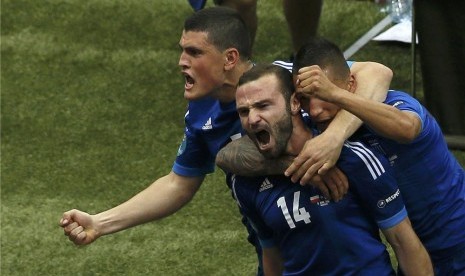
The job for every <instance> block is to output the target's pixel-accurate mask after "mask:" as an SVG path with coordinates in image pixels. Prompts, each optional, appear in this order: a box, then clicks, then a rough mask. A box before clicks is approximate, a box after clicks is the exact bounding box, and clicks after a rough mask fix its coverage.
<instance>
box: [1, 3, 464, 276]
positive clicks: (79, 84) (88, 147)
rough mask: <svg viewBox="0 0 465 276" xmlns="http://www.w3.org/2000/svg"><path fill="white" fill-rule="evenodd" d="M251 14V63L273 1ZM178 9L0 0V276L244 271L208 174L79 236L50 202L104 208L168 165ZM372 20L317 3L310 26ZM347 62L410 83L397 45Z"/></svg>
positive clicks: (266, 36) (278, 45) (264, 51)
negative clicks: (167, 205)
mask: <svg viewBox="0 0 465 276" xmlns="http://www.w3.org/2000/svg"><path fill="white" fill-rule="evenodd" d="M211 2H212V1H209V5H212V3H211ZM258 10H259V29H258V33H257V38H256V44H255V48H254V52H255V60H256V61H258V62H260V61H264V62H265V61H266V62H269V61H272V60H274V59H285V58H287V57H289V55H290V53H291V47H290V42H289V35H288V33H287V27H286V24H285V20H284V17H283V14H282V10H281V5H280V1H279V0H270V1H259V7H258ZM191 12H192V10H191V8H190V6H189V5H188V3H187V1H186V0H124V1H123V0H89V1H77V0H46V1H37V0H3V1H2V18H1V25H2V28H1V50H2V52H1V54H2V64H1V115H2V117H1V154H2V163H1V271H0V274H1V275H69V274H73V275H254V269H255V266H256V261H255V257H254V253H253V250H252V247H251V246H249V245H248V244H247V242H246V239H245V237H246V231H245V229H244V228H243V227H242V225H241V223H240V218H239V215H238V212H237V207H236V206H235V203H234V202H233V200H232V199H231V196H230V193H229V190H228V189H227V187H226V185H225V184H224V176H223V174H222V173H221V172H219V171H218V172H216V173H215V174H212V175H211V176H209V177H207V179H206V181H205V183H204V185H203V186H202V188H201V190H200V191H199V193H198V194H197V195H196V197H195V198H194V200H193V201H192V203H191V204H189V205H188V206H187V207H186V208H184V209H182V210H181V211H180V212H178V213H177V214H175V215H174V216H171V217H169V218H166V219H164V220H162V221H159V222H155V223H149V224H146V225H143V226H139V227H136V228H133V229H130V230H126V231H123V232H121V233H117V234H114V235H111V236H107V237H103V238H101V239H100V240H98V241H97V242H96V243H94V244H92V245H90V246H87V247H76V246H74V245H72V244H71V243H70V242H68V241H67V239H66V237H65V236H64V235H63V232H62V230H61V228H60V227H59V226H58V221H59V219H60V217H61V214H62V213H63V212H64V211H66V210H68V209H70V208H78V209H82V210H85V211H87V212H89V213H95V212H99V211H102V210H104V209H107V208H109V207H112V206H115V205H117V204H119V203H121V202H122V201H124V200H126V199H128V198H129V197H131V196H132V195H134V194H135V193H137V192H138V191H140V190H142V189H143V188H144V187H146V186H147V185H148V184H149V183H151V182H152V181H153V180H155V179H157V178H158V177H160V176H162V175H164V174H166V173H167V172H169V170H170V169H171V165H172V162H173V161H174V157H175V154H176V151H177V147H178V143H179V142H180V140H181V138H182V135H183V118H184V116H183V115H184V112H185V107H186V102H185V100H184V99H183V98H182V94H183V82H184V80H183V78H182V76H181V75H180V74H179V69H178V67H177V62H178V55H179V48H178V40H179V37H180V34H181V31H182V25H183V21H184V19H185V18H186V17H187V16H188V15H189V14H191ZM354 15H356V17H354ZM383 17H384V15H383V14H380V13H379V12H378V9H377V7H376V6H375V5H374V4H373V3H372V2H371V1H344V0H327V1H325V6H324V10H323V15H322V20H321V25H320V34H321V35H324V36H326V37H327V38H329V39H331V40H333V41H335V42H337V43H338V44H339V45H340V46H341V47H342V48H343V49H345V48H347V47H348V46H349V45H350V44H351V43H353V42H354V41H355V40H356V39H357V38H358V37H359V36H361V35H362V34H363V33H365V32H366V31H367V30H368V29H369V28H370V27H371V26H373V25H374V24H375V23H377V22H378V21H379V20H381V19H382V18H383ZM353 59H355V60H372V61H378V62H381V63H384V64H386V65H387V66H389V67H391V68H392V69H393V70H394V71H395V77H394V80H393V84H392V87H393V88H398V89H403V90H408V89H409V88H410V79H411V78H410V63H409V62H408V61H409V60H410V48H409V46H405V45H399V44H392V43H375V42H370V43H369V44H368V45H367V46H366V47H364V48H363V49H362V51H360V52H359V53H357V55H355V56H354V57H353ZM406 61H407V62H406ZM417 75H418V76H417V83H418V95H419V97H420V98H421V95H422V92H421V89H422V88H421V77H420V73H419V72H417ZM454 154H456V156H457V157H458V158H459V159H460V161H461V163H462V164H465V153H464V152H459V151H455V152H454Z"/></svg>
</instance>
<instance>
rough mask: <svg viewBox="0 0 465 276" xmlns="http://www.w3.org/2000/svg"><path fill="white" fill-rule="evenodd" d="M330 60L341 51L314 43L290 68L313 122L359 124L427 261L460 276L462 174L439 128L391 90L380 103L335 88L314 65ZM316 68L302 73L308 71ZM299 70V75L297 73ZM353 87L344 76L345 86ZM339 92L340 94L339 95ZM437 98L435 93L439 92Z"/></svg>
mask: <svg viewBox="0 0 465 276" xmlns="http://www.w3.org/2000/svg"><path fill="white" fill-rule="evenodd" d="M323 49H326V51H328V52H329V53H328V54H327V55H328V56H331V57H334V56H335V53H338V52H340V50H339V49H338V48H337V47H336V46H335V45H334V44H332V43H330V42H328V41H326V40H323V39H315V40H313V41H312V42H311V43H310V44H307V45H306V46H305V47H304V48H302V50H301V51H300V52H299V54H298V55H297V58H296V63H295V64H294V68H295V73H297V72H298V75H297V78H298V80H299V88H298V91H301V92H303V93H306V94H308V95H309V96H310V98H309V106H308V109H309V111H310V114H311V117H312V120H313V121H314V122H315V123H316V124H317V125H319V126H320V127H324V125H325V122H326V121H327V120H328V119H330V118H332V117H333V115H334V114H335V112H337V110H339V109H340V108H344V109H345V110H348V111H350V112H351V113H353V114H354V115H356V116H358V117H359V118H360V119H362V120H363V121H364V123H365V124H366V126H367V128H365V130H366V132H365V133H364V134H363V135H362V136H361V138H360V139H362V140H364V141H367V142H368V143H370V144H371V145H372V147H375V148H377V149H379V150H380V151H381V152H383V153H384V154H385V155H386V156H387V157H388V159H389V160H390V162H391V166H392V167H393V169H394V173H395V175H396V179H397V182H398V185H399V188H400V191H401V193H402V195H403V197H404V201H405V205H406V207H407V211H408V214H409V217H410V220H411V221H412V224H413V228H414V229H415V231H416V233H417V234H418V236H419V237H420V239H421V240H422V242H423V244H424V245H425V247H426V249H427V250H428V252H429V253H430V255H431V259H432V261H433V265H434V268H435V273H436V274H437V275H465V231H464V229H465V171H464V169H463V168H462V167H461V166H460V164H459V163H458V161H457V160H456V159H455V157H454V156H453V154H452V153H451V152H450V151H449V150H448V148H447V143H446V141H445V139H444V136H443V134H442V131H441V128H440V126H439V125H438V123H437V122H436V120H435V119H434V117H433V116H431V114H430V113H429V112H428V110H426V108H425V107H424V106H422V105H421V104H420V103H419V102H418V101H417V100H416V99H414V98H413V97H411V96H409V95H408V94H406V93H404V92H400V91H393V90H390V91H389V92H388V95H387V98H386V100H385V101H384V103H379V102H375V101H370V100H365V99H363V98H360V97H358V96H357V95H356V94H354V93H350V92H352V91H353V90H351V89H343V87H342V86H339V87H340V88H339V89H338V87H336V86H337V85H335V84H337V83H336V82H335V80H334V79H332V78H331V77H330V71H331V67H328V66H327V64H324V63H323V64H321V63H317V62H315V59H314V57H315V54H316V53H315V51H322V50H323ZM313 64H316V65H319V66H311V67H305V66H308V65H313ZM299 69H301V70H299ZM352 79H353V81H355V78H353V77H352V76H348V77H347V78H346V81H352ZM341 88H342V89H341ZM438 92H439V91H438Z"/></svg>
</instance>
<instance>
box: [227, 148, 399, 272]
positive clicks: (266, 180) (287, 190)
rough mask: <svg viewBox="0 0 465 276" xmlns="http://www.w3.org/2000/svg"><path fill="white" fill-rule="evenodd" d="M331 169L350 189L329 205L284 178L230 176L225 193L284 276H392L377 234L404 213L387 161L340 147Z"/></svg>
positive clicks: (362, 150) (315, 193) (364, 150)
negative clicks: (275, 253) (272, 250)
mask: <svg viewBox="0 0 465 276" xmlns="http://www.w3.org/2000/svg"><path fill="white" fill-rule="evenodd" d="M337 166H338V167H339V168H340V169H341V170H342V171H343V172H344V173H345V174H346V175H347V176H348V178H349V183H350V184H349V185H350V186H349V187H350V188H349V193H348V194H347V195H346V196H345V197H344V198H343V199H342V200H341V201H339V202H337V203H335V202H332V201H329V200H327V199H326V198H324V197H323V196H322V195H321V194H320V193H319V191H318V190H316V189H314V188H312V187H302V186H300V185H298V184H295V183H292V182H291V181H290V180H289V179H288V178H286V177H284V176H264V177H256V178H248V177H241V176H234V177H233V178H232V189H233V192H234V195H235V197H236V199H237V202H238V205H239V207H240V208H241V210H242V212H243V214H245V215H246V216H247V217H248V219H249V220H250V222H251V224H252V226H253V227H254V228H255V230H256V231H257V233H258V236H259V238H260V241H261V243H262V246H263V247H269V246H277V247H278V248H279V249H280V251H281V255H282V257H283V259H284V275H393V274H394V272H393V270H392V265H391V263H390V259H389V254H388V252H387V251H386V248H385V246H384V244H383V243H382V242H381V240H380V238H379V228H382V229H385V228H390V227H393V226H395V225H397V224H398V223H399V222H400V221H402V220H403V219H405V218H406V216H407V214H406V211H405V207H404V204H403V201H402V198H401V195H400V193H399V190H398V188H397V185H396V182H395V180H394V178H393V176H392V175H391V174H390V173H389V172H388V170H389V163H388V161H387V160H386V159H385V158H384V156H382V155H380V154H379V153H374V152H372V151H370V150H368V149H367V148H366V147H364V146H363V145H362V144H361V143H350V142H346V143H345V144H344V147H343V150H342V153H341V158H340V160H339V161H338V164H337Z"/></svg>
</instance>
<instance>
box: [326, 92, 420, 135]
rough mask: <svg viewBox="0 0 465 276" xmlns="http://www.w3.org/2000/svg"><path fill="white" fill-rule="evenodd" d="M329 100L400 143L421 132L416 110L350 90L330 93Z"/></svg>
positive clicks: (377, 131)
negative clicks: (367, 97)
mask: <svg viewBox="0 0 465 276" xmlns="http://www.w3.org/2000/svg"><path fill="white" fill-rule="evenodd" d="M327 101H329V102H333V103H334V104H337V105H338V106H340V107H341V108H343V109H345V110H347V111H349V112H351V113H353V114H354V115H355V116H357V117H359V118H360V119H361V120H362V121H363V122H364V123H365V124H367V125H368V126H369V127H370V128H372V129H373V130H374V131H375V132H376V133H378V134H379V135H381V136H384V137H386V138H389V139H392V140H395V141H397V142H399V143H409V142H411V141H413V140H414V139H415V138H416V137H417V136H418V135H419V134H420V131H421V125H422V124H421V120H420V117H419V116H418V115H417V114H416V113H414V112H410V111H401V110H399V109H397V108H395V107H393V106H391V105H388V104H384V103H380V102H377V101H373V100H369V99H366V98H364V97H361V96H359V95H357V94H352V93H350V92H348V91H343V92H341V93H334V95H332V94H330V96H329V97H328V99H327Z"/></svg>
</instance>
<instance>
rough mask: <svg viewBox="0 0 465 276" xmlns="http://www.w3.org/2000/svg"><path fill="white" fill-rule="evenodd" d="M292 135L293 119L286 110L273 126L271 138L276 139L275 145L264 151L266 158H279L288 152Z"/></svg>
mask: <svg viewBox="0 0 465 276" xmlns="http://www.w3.org/2000/svg"><path fill="white" fill-rule="evenodd" d="M291 135H292V120H291V116H290V115H289V113H288V112H284V114H283V116H282V117H281V119H279V120H278V121H277V122H276V123H275V124H274V125H273V126H271V132H270V138H271V139H274V141H275V145H274V147H273V148H272V149H271V150H269V151H265V152H262V154H263V155H264V156H265V157H266V158H277V157H279V156H281V155H283V154H285V153H286V149H287V143H288V141H289V138H290V137H291Z"/></svg>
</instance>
